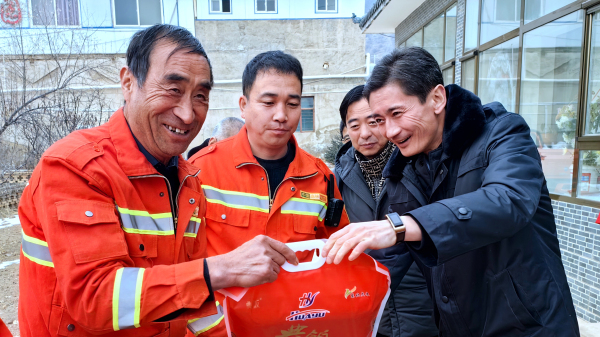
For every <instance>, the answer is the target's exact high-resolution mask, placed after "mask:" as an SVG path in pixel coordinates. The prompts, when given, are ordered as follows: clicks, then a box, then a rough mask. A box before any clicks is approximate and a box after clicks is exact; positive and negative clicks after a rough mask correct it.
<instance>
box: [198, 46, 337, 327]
mask: <svg viewBox="0 0 600 337" xmlns="http://www.w3.org/2000/svg"><path fill="white" fill-rule="evenodd" d="M242 86H243V96H242V97H240V102H239V103H240V109H241V111H242V118H244V119H245V120H246V125H245V126H244V127H243V128H242V129H241V130H240V132H239V133H238V134H237V135H236V136H234V137H232V138H229V139H227V140H224V141H221V142H218V143H216V144H213V145H211V146H209V147H208V148H205V149H203V150H201V151H200V152H199V153H197V154H196V155H194V156H192V158H190V161H191V163H192V164H193V165H195V166H197V167H199V168H200V169H201V172H200V179H201V181H202V189H203V191H204V194H205V195H206V199H207V202H208V203H207V212H206V235H207V240H208V254H209V256H215V255H219V254H225V253H228V252H230V251H232V250H234V249H236V248H237V247H239V246H240V245H242V244H244V243H245V242H247V241H249V240H251V239H252V238H254V237H255V236H257V235H261V234H262V235H267V236H269V237H271V238H273V239H275V240H278V241H281V242H294V241H304V240H312V239H315V238H328V237H329V235H331V234H332V233H333V232H335V231H336V230H338V229H340V228H342V227H344V226H345V225H347V224H348V216H347V215H346V212H345V210H344V211H343V212H342V216H341V219H339V221H336V223H335V225H337V227H334V226H326V224H325V221H324V218H325V214H326V211H327V204H328V200H327V186H328V180H330V179H332V178H331V177H330V175H331V174H332V173H331V171H330V170H329V168H327V166H326V165H325V164H324V163H323V162H322V161H321V160H320V159H318V158H315V157H313V156H311V155H310V154H308V153H307V152H305V151H304V150H302V149H301V148H300V147H299V146H298V143H297V142H296V139H295V138H294V136H293V133H294V131H296V128H297V126H298V123H299V121H300V117H301V112H302V111H301V95H302V66H301V65H300V62H299V61H298V60H297V59H296V58H295V57H293V56H291V55H288V54H285V53H283V52H281V51H271V52H266V53H262V54H259V55H257V56H256V57H255V58H254V59H252V61H250V63H248V65H247V66H246V69H245V70H244V74H243V77H242ZM334 185H335V184H334ZM335 197H336V198H337V199H341V197H340V194H339V191H338V190H337V187H335ZM331 225H334V223H332V224H331ZM219 298H220V295H219V294H217V299H219ZM224 333H225V327H224V322H222V323H221V324H220V325H219V326H217V327H215V328H213V329H210V330H208V331H206V332H204V334H202V336H208V335H210V336H222V335H224ZM196 335H199V334H196Z"/></svg>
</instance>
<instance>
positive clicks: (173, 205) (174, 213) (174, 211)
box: [129, 171, 200, 234]
mask: <svg viewBox="0 0 600 337" xmlns="http://www.w3.org/2000/svg"><path fill="white" fill-rule="evenodd" d="M199 173H200V171H198V172H196V174H194V175H189V174H188V175H187V176H185V177H183V180H182V181H181V183H180V184H179V189H178V190H177V195H176V196H175V201H173V195H172V194H171V184H170V183H169V179H167V177H165V176H163V175H160V174H149V175H145V176H136V177H129V179H141V178H162V179H164V180H165V182H166V183H167V193H169V203H170V204H171V215H172V216H173V226H174V228H173V229H174V234H176V233H177V210H178V208H179V205H178V199H179V192H181V187H182V186H183V183H184V182H185V180H186V179H187V178H189V177H197V176H198V174H199Z"/></svg>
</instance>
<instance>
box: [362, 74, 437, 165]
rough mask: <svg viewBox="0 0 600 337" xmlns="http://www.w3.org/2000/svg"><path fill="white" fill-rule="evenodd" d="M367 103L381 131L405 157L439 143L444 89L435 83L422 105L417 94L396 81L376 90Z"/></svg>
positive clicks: (432, 147) (428, 149) (422, 151)
mask: <svg viewBox="0 0 600 337" xmlns="http://www.w3.org/2000/svg"><path fill="white" fill-rule="evenodd" d="M369 106H370V107H371V109H372V110H373V115H374V116H375V119H376V121H377V124H378V125H379V128H380V130H381V133H382V134H384V135H385V137H386V138H387V139H389V140H390V141H391V142H392V143H394V144H396V146H398V148H399V149H400V152H401V153H402V155H403V156H404V157H412V156H414V155H417V154H420V153H429V152H430V151H433V150H435V149H437V148H438V147H439V146H440V144H441V143H442V135H443V131H444V117H445V108H446V90H445V89H444V86H443V85H441V84H440V85H438V86H436V87H435V88H434V89H433V90H431V92H430V93H429V95H427V99H426V100H425V103H424V104H421V102H420V101H419V98H418V97H417V96H409V95H406V94H405V93H404V92H403V91H402V89H401V88H400V86H399V85H398V84H395V83H391V84H387V85H385V86H383V87H382V88H380V89H378V90H375V91H373V92H372V93H371V95H370V96H369Z"/></svg>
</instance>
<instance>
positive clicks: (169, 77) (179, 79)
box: [165, 74, 190, 82]
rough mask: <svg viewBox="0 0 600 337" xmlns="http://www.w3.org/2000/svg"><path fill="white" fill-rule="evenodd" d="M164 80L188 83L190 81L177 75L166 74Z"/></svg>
mask: <svg viewBox="0 0 600 337" xmlns="http://www.w3.org/2000/svg"><path fill="white" fill-rule="evenodd" d="M165 79H166V80H167V81H170V82H189V81H190V79H189V78H187V77H183V76H181V75H179V74H167V75H166V76H165Z"/></svg>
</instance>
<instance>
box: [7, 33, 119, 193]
mask: <svg viewBox="0 0 600 337" xmlns="http://www.w3.org/2000/svg"><path fill="white" fill-rule="evenodd" d="M93 35H94V31H93V30H83V29H77V28H75V29H56V28H54V27H52V26H46V27H45V28H44V29H39V30H35V31H34V32H31V31H27V30H25V29H23V28H22V27H20V26H18V25H17V26H14V27H13V28H11V29H7V30H4V35H3V36H2V37H1V38H0V49H1V50H2V51H1V53H2V60H1V61H2V63H1V65H2V67H1V68H0V77H1V79H0V158H1V159H0V185H1V184H2V183H3V182H6V181H7V177H10V172H11V171H15V170H19V169H31V168H32V167H34V166H35V164H36V163H37V161H38V160H39V158H40V156H41V154H42V153H43V152H44V151H45V150H46V149H47V148H48V147H49V146H50V145H51V144H52V143H54V142H55V141H56V140H58V139H60V138H62V137H64V136H66V135H67V134H69V133H70V132H72V131H74V130H77V129H81V128H87V127H91V126H96V125H99V124H100V123H102V122H104V121H105V119H106V118H107V117H108V113H107V112H108V103H107V102H108V100H107V98H106V97H105V95H104V94H103V92H102V90H100V89H99V88H98V77H99V75H100V77H102V76H104V77H106V78H108V77H110V78H112V77H114V75H115V74H111V71H114V70H113V69H114V67H111V65H112V62H110V59H109V58H108V57H104V56H99V55H97V54H94V46H95V41H94V39H93ZM105 74H108V75H105Z"/></svg>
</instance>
